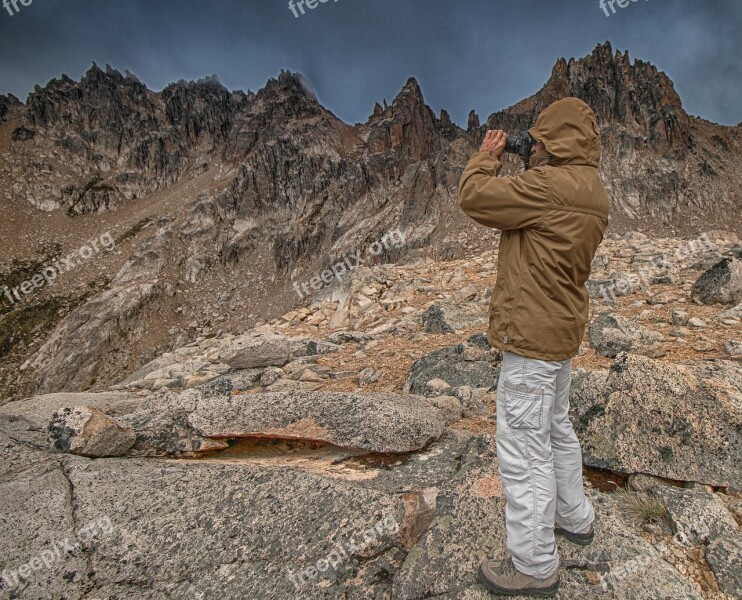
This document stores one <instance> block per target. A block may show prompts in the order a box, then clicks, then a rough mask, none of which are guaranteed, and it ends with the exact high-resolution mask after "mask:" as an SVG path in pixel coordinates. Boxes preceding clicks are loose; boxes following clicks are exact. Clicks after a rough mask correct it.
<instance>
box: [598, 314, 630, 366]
mask: <svg viewBox="0 0 742 600" xmlns="http://www.w3.org/2000/svg"><path fill="white" fill-rule="evenodd" d="M589 335H590V347H591V348H592V349H593V350H595V352H596V353H597V354H599V355H601V356H607V357H609V358H615V357H616V356H617V355H618V354H619V353H620V352H626V351H629V350H632V349H633V348H634V346H635V344H636V333H635V331H634V328H633V326H632V325H631V324H630V323H629V322H628V321H627V320H626V319H624V318H622V317H617V316H614V315H610V314H608V315H602V316H600V317H598V318H597V319H596V320H595V321H594V322H593V323H592V324H591V325H590V334H589Z"/></svg>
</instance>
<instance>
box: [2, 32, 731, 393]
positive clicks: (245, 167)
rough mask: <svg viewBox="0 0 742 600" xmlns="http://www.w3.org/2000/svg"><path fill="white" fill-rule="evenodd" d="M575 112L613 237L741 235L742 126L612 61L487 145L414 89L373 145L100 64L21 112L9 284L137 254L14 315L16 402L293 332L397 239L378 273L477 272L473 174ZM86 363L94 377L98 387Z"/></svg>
mask: <svg viewBox="0 0 742 600" xmlns="http://www.w3.org/2000/svg"><path fill="white" fill-rule="evenodd" d="M568 94H575V95H578V96H580V97H583V98H584V99H585V100H586V101H588V102H589V103H591V104H593V105H594V106H595V108H596V111H597V114H598V116H599V118H600V121H601V129H602V133H603V138H604V150H605V152H604V154H605V157H604V158H605V159H604V162H603V165H602V166H601V174H602V176H603V179H604V180H605V181H606V184H607V186H608V188H609V189H610V191H611V195H612V200H613V216H612V220H611V227H612V228H613V229H615V230H616V231H620V230H621V229H622V228H627V227H629V226H630V225H631V226H645V227H648V228H651V229H652V231H654V232H660V231H662V230H668V231H669V230H671V229H676V230H682V231H686V232H693V233H695V234H698V233H700V232H701V231H705V230H707V229H710V228H711V227H712V226H713V223H714V222H718V223H723V225H724V228H726V229H729V228H733V227H735V226H737V225H739V223H740V219H739V218H738V215H739V211H740V200H739V197H738V193H739V192H738V190H739V189H742V188H741V187H740V185H738V182H737V179H736V178H737V177H738V174H737V169H736V168H735V164H736V158H737V157H738V156H739V152H740V146H739V142H740V139H739V136H738V132H737V130H736V128H729V127H721V126H716V125H713V124H710V123H705V122H702V121H701V120H699V119H695V118H694V117H689V116H688V115H687V114H685V112H684V111H683V109H682V106H681V104H680V100H679V98H678V96H677V94H676V93H675V91H674V89H673V86H672V83H671V82H670V81H669V79H668V78H667V77H666V76H665V75H664V74H662V73H660V72H658V71H657V69H656V68H654V67H653V66H651V65H649V64H648V63H645V62H642V61H634V63H633V64H631V63H630V61H629V58H628V55H627V54H620V53H617V54H615V55H614V54H613V51H612V48H611V47H610V44H606V45H604V46H598V47H597V48H596V50H595V51H594V52H593V53H592V54H591V55H590V56H588V57H586V58H583V59H579V60H574V59H571V60H570V61H566V60H560V61H558V63H557V64H556V66H555V68H554V71H553V73H552V77H551V79H550V80H549V82H548V83H547V84H546V86H545V87H544V88H543V89H542V90H541V91H540V92H538V93H537V94H536V95H534V96H533V97H531V98H529V99H527V100H524V101H523V102H521V103H519V104H517V105H515V106H514V107H511V108H510V109H507V110H506V111H501V112H499V113H494V114H493V115H491V116H490V117H489V118H488V119H487V121H486V124H485V125H480V124H479V117H478V116H477V115H475V114H473V115H471V117H470V119H469V124H468V129H467V130H466V131H465V130H463V129H462V128H460V127H458V126H456V125H455V124H453V123H452V122H451V120H450V117H449V115H448V114H447V113H446V112H445V111H441V113H440V116H436V115H435V114H434V112H433V111H432V110H431V109H430V108H429V107H428V106H427V105H426V104H425V102H424V99H423V95H422V92H421V89H420V86H419V85H418V83H417V82H416V81H415V80H414V79H412V78H411V79H409V80H408V81H407V82H406V84H405V86H404V87H403V88H402V90H401V91H400V93H399V94H398V96H397V97H396V98H395V99H394V101H393V102H392V103H391V104H387V103H386V102H384V103H383V105H381V104H378V103H377V104H376V105H375V107H374V109H373V112H372V114H371V115H370V116H369V119H368V120H367V122H366V123H359V124H356V125H353V126H351V125H348V124H345V123H343V122H342V121H340V120H339V119H337V118H336V117H335V116H334V115H333V114H332V113H331V112H330V111H328V110H327V109H325V108H324V107H322V106H321V105H320V104H319V103H318V101H317V98H316V96H315V95H314V93H313V92H312V91H311V87H310V85H309V83H308V82H307V81H306V80H305V79H304V78H303V77H302V76H300V75H299V74H293V73H289V72H282V73H281V74H280V75H279V76H278V78H276V79H271V80H270V81H269V82H268V83H267V84H266V86H265V87H264V88H262V89H261V90H259V91H258V92H257V93H252V92H248V93H243V92H229V91H228V90H226V89H225V88H224V87H223V86H221V85H220V84H219V83H218V81H216V80H215V79H213V78H207V79H204V80H200V81H197V82H185V81H181V82H178V83H175V84H172V85H170V86H168V87H167V88H165V89H164V90H163V91H162V92H159V93H155V92H152V91H150V90H148V89H147V88H146V87H145V86H144V85H143V84H142V83H141V82H139V81H138V80H137V79H136V77H135V76H133V75H131V74H130V73H128V72H127V73H125V74H121V73H119V72H118V71H116V70H114V69H111V68H108V67H107V68H106V69H105V70H103V69H100V68H98V67H97V66H95V65H94V66H93V68H91V69H90V71H88V73H86V75H85V76H84V77H83V78H82V80H81V81H80V82H75V81H73V80H71V79H70V78H68V77H66V76H63V77H61V78H59V79H55V80H53V81H51V82H50V83H49V84H48V85H47V86H45V87H44V88H41V87H37V88H36V89H35V91H34V92H33V93H32V94H31V95H30V96H29V99H28V101H27V103H26V104H25V105H21V104H20V103H18V102H17V101H14V100H13V99H11V98H9V97H8V98H4V100H3V104H2V106H4V107H5V108H4V109H3V110H4V112H5V116H4V117H3V119H5V122H4V123H0V156H1V157H2V159H1V161H0V182H2V190H3V191H4V195H0V211H2V215H3V219H2V222H1V223H0V241H2V245H3V250H4V252H3V261H4V275H3V277H2V280H3V282H5V283H6V284H14V285H16V286H17V285H18V283H21V282H22V281H23V279H25V278H26V275H33V274H34V269H36V270H37V271H38V270H40V269H42V268H43V267H44V265H45V264H46V262H49V261H51V260H53V259H55V257H57V256H58V255H59V254H60V253H64V252H68V251H70V250H74V249H75V248H76V247H80V245H82V244H84V241H85V239H89V238H90V237H92V236H93V235H100V233H101V232H102V231H104V227H108V228H109V230H112V231H114V232H115V234H116V236H115V237H116V238H117V239H118V240H119V241H118V244H117V249H116V252H113V253H111V254H110V256H109V255H107V256H105V257H100V258H96V262H95V263H94V266H93V265H92V264H91V266H90V268H89V269H82V268H81V269H80V270H79V271H76V272H74V273H72V274H66V275H65V277H63V278H62V277H60V278H59V281H58V282H55V284H54V285H53V286H49V287H48V288H47V289H45V290H42V291H40V292H34V294H35V295H34V296H33V299H32V300H29V301H28V302H26V303H25V304H22V305H21V306H18V305H13V306H8V305H7V303H5V304H4V305H3V306H2V309H0V312H2V314H3V315H7V316H4V318H5V319H7V321H6V322H7V323H9V325H10V327H11V328H12V329H13V334H12V335H10V334H7V335H8V337H7V339H6V340H5V341H3V342H2V343H0V347H4V348H6V351H5V354H4V359H5V362H6V364H7V365H8V366H9V370H8V372H13V379H12V385H13V386H15V385H18V386H19V389H23V390H24V392H22V393H21V395H23V393H28V392H29V391H31V389H32V386H38V388H35V389H40V390H58V389H66V390H70V391H71V390H80V389H87V388H89V387H91V386H97V385H105V384H107V383H110V382H111V381H113V380H115V379H116V377H118V376H120V375H124V374H126V373H130V372H132V371H134V370H136V369H137V368H138V367H139V366H141V364H142V361H144V362H146V360H148V359H149V358H151V357H152V356H155V355H157V354H159V353H162V352H163V351H166V350H167V349H169V348H172V347H173V346H174V345H177V344H180V343H182V340H183V339H184V338H190V339H193V337H195V336H196V335H199V334H209V333H211V334H214V333H218V332H219V331H227V330H232V331H239V330H244V329H246V328H248V327H252V326H254V325H256V324H259V323H260V322H265V321H267V320H270V319H272V318H275V317H276V316H278V315H280V314H282V313H284V312H286V311H287V310H289V309H292V308H295V307H296V306H298V305H300V304H301V303H302V302H307V303H310V302H311V300H310V298H308V297H303V296H301V295H297V294H296V292H295V285H294V284H296V283H297V282H301V281H305V280H311V278H312V277H315V276H316V275H317V274H320V273H323V272H324V271H325V270H326V269H328V268H329V267H331V266H332V265H334V264H337V263H338V261H343V260H345V259H347V257H348V256H349V255H351V254H352V253H354V252H358V251H360V250H362V249H364V248H367V247H370V246H371V245H372V244H373V243H374V242H376V241H377V240H380V239H382V238H383V237H384V236H386V235H388V234H389V232H390V231H399V232H402V233H403V235H404V244H402V245H399V246H394V247H384V248H383V250H382V251H381V252H380V253H379V254H378V255H375V256H373V257H370V259H369V260H370V262H369V264H378V263H383V262H395V261H400V260H411V259H416V258H420V257H425V256H428V257H433V258H435V259H439V260H440V259H449V258H455V257H460V256H465V255H469V256H476V255H477V254H478V253H480V252H481V251H483V250H486V249H489V248H491V246H492V244H493V242H494V241H495V240H496V233H495V232H493V231H489V230H485V229H483V228H481V227H479V226H477V225H476V224H474V223H472V222H471V221H470V220H469V219H467V218H466V217H465V216H464V215H463V214H462V213H461V211H460V210H459V209H458V206H457V203H456V200H455V190H456V185H457V183H458V178H459V176H460V173H461V170H462V168H463V166H464V165H465V163H466V161H467V159H468V157H469V155H470V154H471V153H472V152H473V151H474V150H475V149H476V148H477V145H478V143H479V141H480V139H481V137H482V136H483V134H484V131H485V129H486V128H487V127H495V126H499V127H506V128H508V129H520V128H523V127H525V126H527V125H528V124H530V122H531V121H532V119H533V117H534V116H535V114H536V113H537V112H538V110H540V108H541V107H543V106H545V105H546V104H548V103H549V102H551V101H552V100H554V99H557V98H559V97H563V96H564V95H568ZM3 140H4V141H3ZM518 168H519V165H518V163H517V161H514V160H512V161H508V162H507V164H506V170H507V171H508V172H515V171H516V170H517V169H518ZM712 199H713V205H712V204H711V202H712ZM19 232H20V233H21V235H19ZM96 267H97V268H96ZM14 285H9V288H13V287H14ZM215 290H218V292H217V291H215ZM96 323H98V325H95V324H96ZM70 349H74V351H70ZM81 353H83V354H86V353H87V355H89V356H91V357H95V361H94V362H95V364H93V365H89V367H86V368H85V369H80V368H79V367H81V364H76V363H75V362H74V361H75V360H78V359H80V356H81ZM73 357H77V358H73ZM29 359H30V360H29ZM83 362H84V363H85V364H87V359H84V360H83ZM20 366H25V368H24V369H23V370H21V371H18V370H17V368H18V367H20ZM88 368H89V370H86V369H88ZM8 377H10V376H8ZM7 383H11V381H10V379H8V380H7ZM10 395H11V397H12V396H13V394H12V393H11V394H10Z"/></svg>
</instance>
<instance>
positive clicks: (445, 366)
mask: <svg viewBox="0 0 742 600" xmlns="http://www.w3.org/2000/svg"><path fill="white" fill-rule="evenodd" d="M468 348H474V349H477V350H481V348H479V347H477V346H473V345H469V344H458V345H456V346H449V347H448V348H443V349H441V350H437V351H435V352H432V353H430V354H428V355H427V356H424V357H423V358H421V359H419V360H418V361H416V362H415V364H413V365H412V369H411V370H410V374H409V375H408V376H407V381H406V382H405V387H404V390H405V392H406V393H408V392H411V393H413V394H418V393H422V394H424V393H425V391H426V389H427V387H426V386H427V383H428V381H430V380H431V379H441V380H443V381H445V382H446V383H447V384H448V385H450V386H451V387H452V388H457V387H461V386H464V385H468V386H470V387H473V388H481V387H486V388H490V387H492V386H495V385H497V379H498V377H499V374H500V369H499V367H493V366H492V364H491V362H490V361H469V360H466V358H467V356H466V352H467V349H468ZM493 358H494V357H493Z"/></svg>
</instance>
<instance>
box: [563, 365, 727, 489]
mask: <svg viewBox="0 0 742 600" xmlns="http://www.w3.org/2000/svg"><path fill="white" fill-rule="evenodd" d="M712 369H713V370H712ZM741 370H742V369H741V368H740V366H739V365H738V364H736V363H734V362H732V361H727V362H724V361H717V362H716V363H715V364H714V365H713V366H708V367H705V368H704V370H701V371H696V370H695V369H693V368H691V367H686V366H682V365H675V364H670V363H665V362H661V361H656V360H653V359H650V358H647V357H643V356H638V355H633V354H627V353H622V354H620V355H619V356H618V357H617V358H616V360H615V362H614V363H613V365H612V366H611V369H610V371H608V372H606V371H597V372H593V373H587V374H583V375H580V376H578V377H576V378H575V379H574V380H573V386H572V394H571V398H570V402H571V417H572V420H573V423H574V425H575V429H576V430H577V433H578V435H579V436H580V441H581V442H582V448H583V458H584V461H585V464H586V465H588V466H592V467H599V468H605V469H611V470H615V471H620V472H624V473H647V474H650V475H656V476H658V477H664V478H668V479H676V480H682V481H696V482H700V483H705V484H709V485H716V486H729V485H732V486H736V487H740V486H741V485H742V472H740V469H739V464H741V463H742V438H741V437H740V435H739V431H740V428H741V427H742V389H740V387H742V377H740V371H741ZM704 371H705V372H704ZM735 382H736V385H735Z"/></svg>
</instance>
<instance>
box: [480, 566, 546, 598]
mask: <svg viewBox="0 0 742 600" xmlns="http://www.w3.org/2000/svg"><path fill="white" fill-rule="evenodd" d="M479 581H480V582H481V584H482V585H483V586H484V587H486V588H487V589H488V590H489V591H490V592H493V593H495V594H502V595H504V596H537V597H539V598H551V597H552V596H555V595H556V593H557V592H558V591H559V569H558V568H557V570H556V571H554V574H553V575H551V577H546V578H544V579H538V578H537V577H531V576H530V575H525V574H524V573H521V572H520V571H518V569H516V568H515V565H513V561H512V560H511V559H507V560H502V561H500V560H485V561H483V562H482V564H481V565H480V566H479Z"/></svg>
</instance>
